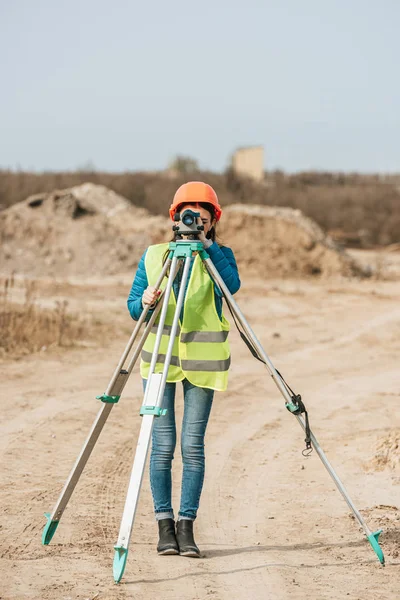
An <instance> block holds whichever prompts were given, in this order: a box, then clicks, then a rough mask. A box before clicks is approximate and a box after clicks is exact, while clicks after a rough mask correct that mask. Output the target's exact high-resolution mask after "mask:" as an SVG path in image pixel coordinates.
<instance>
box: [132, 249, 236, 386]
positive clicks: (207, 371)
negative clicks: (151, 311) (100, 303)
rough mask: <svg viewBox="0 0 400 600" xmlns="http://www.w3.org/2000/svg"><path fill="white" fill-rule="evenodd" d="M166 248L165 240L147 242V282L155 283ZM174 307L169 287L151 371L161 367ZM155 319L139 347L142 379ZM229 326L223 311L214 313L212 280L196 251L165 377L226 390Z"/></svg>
mask: <svg viewBox="0 0 400 600" xmlns="http://www.w3.org/2000/svg"><path fill="white" fill-rule="evenodd" d="M167 250H168V243H167V244H156V245H154V246H149V248H148V250H147V252H146V257H145V267H146V274H147V280H148V282H149V285H152V286H154V285H155V283H156V281H157V279H158V277H159V275H160V272H161V269H162V261H163V257H164V255H165V253H166V251H167ZM165 286H166V280H165V278H164V281H163V283H162V285H161V288H162V289H164V288H165ZM175 308H176V299H175V294H174V292H173V291H172V292H171V295H170V299H169V302H168V310H167V316H166V320H165V325H164V330H163V335H162V338H161V345H160V349H159V351H158V356H157V364H156V368H155V373H161V372H162V370H163V367H164V362H165V355H166V352H167V348H168V342H169V334H170V332H171V326H172V321H173V317H174V313H175ZM158 321H159V316H158V317H157V319H156V322H155V324H154V326H153V328H152V330H151V332H150V334H149V336H148V337H147V339H146V342H145V344H144V346H143V350H142V357H141V358H142V360H141V363H140V374H141V376H142V377H143V378H144V379H147V378H148V375H149V369H150V361H151V355H152V352H153V348H154V343H155V340H156V333H157V323H158ZM229 329H230V327H229V323H228V321H227V320H226V319H225V317H224V315H222V321H221V320H220V318H219V316H218V313H217V309H216V306H215V296H214V282H213V281H212V279H211V278H210V276H209V274H208V272H207V271H206V268H205V266H204V265H203V263H202V260H201V258H200V256H199V255H196V257H195V259H194V264H193V267H192V271H191V274H190V279H189V283H188V287H187V291H186V296H185V307H184V313H183V323H181V320H180V319H179V328H178V331H177V335H176V337H175V341H174V347H173V351H172V358H171V363H170V367H169V369H168V376H167V381H168V382H176V381H182V380H183V379H187V380H188V381H190V383H192V384H193V385H197V386H198V387H204V388H210V389H212V390H217V391H220V392H222V391H224V390H226V388H227V385H228V369H229V366H230V362H231V358H230V350H229V343H228V340H227V337H228V332H229Z"/></svg>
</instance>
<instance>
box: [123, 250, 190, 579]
mask: <svg viewBox="0 0 400 600" xmlns="http://www.w3.org/2000/svg"><path fill="white" fill-rule="evenodd" d="M174 261H176V258H174V259H173V260H172V265H171V272H173V273H174V272H175V264H176V263H175V262H174ZM189 268H190V258H186V259H185V265H184V269H183V273H182V280H181V284H180V289H179V294H178V298H177V301H176V308H175V314H174V318H173V321H172V326H171V332H170V339H169V343H168V348H167V352H166V356H165V363H164V368H163V372H162V373H154V370H155V367H156V363H157V354H158V350H159V346H160V343H161V336H162V331H163V328H164V323H165V317H166V312H167V306H168V299H169V296H170V294H171V292H172V283H173V277H171V278H170V281H169V282H168V285H167V289H166V291H165V299H164V304H163V310H162V313H161V316H160V321H159V323H158V330H157V335H156V341H155V345H154V349H153V354H152V358H151V363H150V371H149V378H148V381H147V386H146V391H145V396H144V403H143V406H142V409H141V414H142V415H143V422H142V425H141V428H140V434H139V439H138V443H137V447H136V452H135V458H134V462H133V468H132V473H131V477H130V481H129V487H128V493H127V497H126V501H125V507H124V512H123V515H122V521H121V526H120V530H119V535H118V541H117V543H116V545H115V546H114V549H115V554H114V563H113V575H114V580H115V581H116V583H118V582H120V581H121V578H122V575H123V573H124V570H125V566H126V561H127V557H128V547H129V541H130V537H131V533H132V528H133V523H134V520H135V514H136V507H137V503H138V500H139V494H140V488H141V485H142V480H143V473H144V469H145V465H146V459H147V454H148V450H149V446H150V439H151V433H152V430H153V421H154V417H155V416H158V417H159V416H162V415H163V414H165V412H164V411H163V409H162V401H163V396H164V390H165V384H166V381H167V377H168V369H169V365H170V362H171V356H172V350H173V345H174V339H175V335H176V331H177V328H178V323H179V316H180V312H181V308H182V304H183V300H184V295H185V290H186V282H187V279H188V276H189Z"/></svg>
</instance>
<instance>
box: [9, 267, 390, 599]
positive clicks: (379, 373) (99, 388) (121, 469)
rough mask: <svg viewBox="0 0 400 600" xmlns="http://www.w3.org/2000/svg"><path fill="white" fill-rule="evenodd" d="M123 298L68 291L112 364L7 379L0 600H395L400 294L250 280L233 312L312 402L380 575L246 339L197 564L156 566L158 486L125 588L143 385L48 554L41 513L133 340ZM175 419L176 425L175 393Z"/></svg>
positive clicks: (237, 344)
mask: <svg viewBox="0 0 400 600" xmlns="http://www.w3.org/2000/svg"><path fill="white" fill-rule="evenodd" d="M129 287H130V278H129V277H125V278H109V279H107V281H105V282H102V284H101V285H100V282H99V284H98V285H96V284H95V283H93V282H92V283H91V284H90V285H87V286H86V285H83V284H82V285H79V286H76V285H69V286H66V287H65V290H64V292H63V288H62V286H60V290H59V296H60V297H62V295H63V293H64V294H65V295H66V296H67V297H68V298H69V300H70V306H71V308H72V309H74V310H75V309H76V310H80V311H83V312H84V311H91V312H97V313H98V314H99V315H102V316H105V317H106V318H108V319H112V320H113V321H114V323H115V327H114V335H110V337H109V339H105V340H104V343H103V345H102V347H100V346H95V347H90V346H89V347H86V348H85V347H81V348H76V349H73V350H69V351H65V350H63V351H59V350H51V351H50V352H42V353H39V354H36V355H34V356H30V357H26V358H23V359H20V360H15V361H10V360H3V361H2V362H1V363H0V369H1V373H2V376H1V379H0V395H1V399H2V403H1V406H2V426H1V438H0V451H1V461H2V467H1V492H0V493H1V498H0V510H1V513H2V519H1V525H0V536H1V543H0V548H1V560H0V567H1V572H0V598H1V600H20V599H25V598H27V599H35V600H36V599H37V600H39V599H43V600H50V599H57V600H75V599H79V600H84V599H86V598H88V599H99V600H109V599H117V600H125V599H128V598H134V599H135V600H141V599H145V598H146V599H148V598H159V599H160V600H169V599H176V598H179V599H181V600H194V599H201V600H203V599H209V598H210V599H211V598H212V599H213V600H225V599H232V598H234V599H237V600H242V599H263V600H268V599H274V600H275V599H276V600H278V599H279V600H285V599H286V598H290V599H300V598H301V599H304V598H309V599H310V600H320V599H325V598H326V599H338V598H340V599H341V598H345V599H347V598H348V599H349V600H367V598H368V599H369V598H375V599H378V600H379V599H381V600H389V599H395V598H399V597H400V558H399V554H398V551H399V545H400V512H399V509H398V506H400V472H399V471H398V470H397V471H396V470H395V469H394V470H389V469H387V470H381V471H377V470H375V469H374V456H375V452H376V450H375V449H376V444H377V443H378V442H379V440H381V439H382V438H384V437H385V436H386V435H388V433H390V431H392V430H393V428H395V427H399V426H400V411H399V409H398V405H399V401H400V385H399V384H400V376H399V353H400V303H399V296H400V282H379V283H378V282H372V281H369V282H368V281H367V282H361V283H360V282H356V281H353V282H351V281H344V280H336V281H333V280H332V281H329V282H324V283H322V282H311V281H268V282H262V283H259V282H257V281H256V280H244V282H243V288H242V290H241V291H240V292H239V294H238V295H237V300H238V302H239V304H240V306H241V308H242V309H243V312H244V313H245V315H246V316H247V318H248V319H249V322H250V323H251V325H252V326H253V329H254V330H255V332H256V334H257V335H258V337H259V339H260V341H261V342H262V343H263V345H264V348H265V350H266V352H267V353H268V355H269V356H270V358H271V360H272V362H273V363H274V364H275V366H276V367H277V368H278V369H279V370H280V371H281V372H282V373H283V375H284V376H285V378H286V380H287V381H288V383H289V384H290V385H291V386H292V387H294V389H295V390H296V392H301V394H302V396H303V399H304V401H305V402H306V405H307V407H308V409H309V413H310V419H311V425H312V428H313V431H314V433H315V435H316V437H317V438H318V440H319V442H320V443H321V445H322V447H323V448H324V450H325V452H326V453H327V455H328V458H329V459H330V460H331V462H332V464H333V466H334V467H335V468H336V471H337V473H338V475H339V476H340V477H341V478H342V480H343V482H344V483H345V485H346V487H347V489H348V492H349V493H350V495H351V497H352V499H353V500H354V502H355V504H356V506H357V507H358V508H359V509H360V510H361V512H362V514H363V516H364V517H365V518H366V520H367V523H368V525H369V526H370V528H371V529H372V530H375V529H378V528H380V527H382V528H383V529H384V534H383V535H382V537H381V541H382V547H383V549H384V551H385V555H386V561H387V565H386V567H385V568H383V567H381V566H380V564H379V562H378V560H377V559H376V557H375V554H374V553H373V552H372V550H371V548H370V546H369V544H368V542H367V541H366V540H365V537H364V536H363V534H362V532H361V531H360V529H359V527H358V524H357V523H356V522H355V521H354V519H352V518H351V517H350V514H349V509H348V507H347V505H346V504H345V502H344V500H343V499H342V497H341V496H340V494H339V493H338V491H337V490H336V488H335V486H334V484H333V482H332V480H331V479H330V477H329V475H328V473H327V472H326V470H325V468H324V467H323V465H322V463H321V462H320V460H319V458H318V456H317V455H316V454H315V453H313V455H312V456H311V457H310V458H303V456H302V454H301V451H302V449H303V447H304V443H303V438H304V434H303V432H302V430H301V428H300V427H299V425H298V423H297V421H296V419H295V418H293V417H292V416H291V415H290V414H289V413H288V412H287V411H286V409H285V407H284V403H283V398H282V397H281V396H280V394H279V392H278V390H277V388H276V387H275V385H274V384H273V382H272V381H271V378H270V377H269V375H268V373H267V371H266V370H265V368H264V367H263V366H262V365H261V364H260V363H258V362H257V361H256V360H254V359H253V358H252V357H251V356H250V354H249V352H248V350H247V348H246V347H245V346H244V344H243V343H242V342H241V341H240V338H239V336H238V334H237V333H236V331H232V334H231V342H232V356H233V365H232V369H231V376H230V385H229V391H228V392H227V393H225V394H219V395H217V396H216V399H215V402H214V406H213V410H212V418H211V420H210V424H209V428H208V431H207V437H206V456H207V467H206V470H207V473H206V479H205V485H204V490H203V495H202V500H201V506H200V511H199V516H198V519H197V521H196V533H197V542H198V544H199V546H200V548H201V550H202V552H203V557H202V558H201V559H198V560H196V559H188V558H183V557H179V556H170V557H159V556H158V555H157V554H156V551H155V545H156V542H157V536H156V524H155V522H154V520H153V514H152V502H151V494H150V490H149V479H148V474H147V470H146V475H145V478H144V484H143V487H142V494H141V499H140V504H139V509H138V513H137V517H136V521H135V524H134V530H133V534H132V539H131V545H130V552H129V559H128V564H127V568H126V571H125V575H124V578H123V580H122V582H121V584H119V585H118V586H117V585H116V584H115V583H114V582H113V577H112V560H113V555H114V550H113V545H114V543H115V542H116V539H117V536H118V530H119V524H120V518H121V515H122V509H123V503H124V500H125V494H126V488H127V483H128V479H129V473H130V468H131V465H132V460H133V452H134V448H135V447H136V441H137V436H138V431H139V427H140V418H139V416H138V411H139V407H140V404H141V382H140V378H139V377H138V374H137V371H136V372H135V374H134V375H133V376H132V377H131V379H130V381H129V382H128V385H127V387H126V389H125V393H124V396H123V398H122V399H121V401H120V403H119V404H118V405H116V406H115V407H114V409H113V411H112V413H111V416H110V418H109V420H108V422H107V424H106V427H105V429H104V430H103V433H102V435H101V437H100V440H99V442H98V444H97V446H96V448H95V450H94V452H93V455H92V457H91V459H90V461H89V463H88V465H87V467H86V469H85V471H84V473H83V475H82V477H81V480H80V482H79V484H78V486H77V488H76V490H75V493H74V495H73V496H72V498H71V500H70V503H69V505H68V507H67V509H66V511H65V513H64V516H63V518H62V520H61V522H60V525H59V528H58V530H57V532H56V534H55V536H54V538H53V541H52V543H51V544H50V545H49V546H47V547H44V546H42V545H41V532H42V529H43V526H44V524H45V519H44V517H43V513H44V512H45V511H51V510H52V508H53V506H54V504H55V502H56V500H57V497H58V495H59V492H60V490H61V488H62V486H63V484H64V482H65V480H66V478H67V476H68V473H69V471H70V468H71V466H72V464H73V462H74V460H75V458H76V456H77V454H78V452H79V451H80V449H81V447H82V445H83V442H84V440H85V437H86V435H87V432H88V430H89V428H90V426H91V423H92V422H93V420H94V417H95V415H96V414H97V411H98V409H99V403H98V401H96V400H95V399H94V398H95V396H96V395H97V394H100V393H102V392H103V391H104V390H105V388H106V386H107V383H108V381H109V379H110V377H111V375H112V372H113V370H114V367H115V365H116V363H117V362H118V359H119V356H120V354H121V353H122V350H123V348H124V347H125V343H126V341H127V338H128V336H129V332H130V329H131V325H132V323H131V321H130V318H129V315H128V313H127V311H126V309H125V299H126V296H127V293H128V290H129ZM43 289H45V288H43ZM49 289H50V288H49ZM48 300H49V299H48ZM177 404H178V416H179V417H180V416H181V407H182V396H181V393H179V395H178V399H177ZM177 450H178V451H177V453H176V459H175V461H174V463H175V464H174V472H173V473H174V488H175V495H174V497H175V502H174V505H175V507H176V510H177V509H178V502H179V487H180V470H181V462H180V456H179V449H177Z"/></svg>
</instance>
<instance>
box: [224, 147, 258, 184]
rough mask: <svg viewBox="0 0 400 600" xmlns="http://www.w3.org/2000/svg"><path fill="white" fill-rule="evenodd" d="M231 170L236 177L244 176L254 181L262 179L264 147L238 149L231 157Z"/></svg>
mask: <svg viewBox="0 0 400 600" xmlns="http://www.w3.org/2000/svg"><path fill="white" fill-rule="evenodd" d="M231 165H232V169H233V172H234V173H235V174H236V175H244V176H245V177H250V178H251V179H254V180H255V181H261V180H262V179H264V147H263V146H247V147H244V148H238V149H237V150H236V151H235V152H234V153H233V155H232V162H231Z"/></svg>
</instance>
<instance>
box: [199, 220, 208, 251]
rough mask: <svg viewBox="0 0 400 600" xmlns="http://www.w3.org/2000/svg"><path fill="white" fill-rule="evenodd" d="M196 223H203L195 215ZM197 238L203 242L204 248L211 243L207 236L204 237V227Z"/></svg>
mask: <svg viewBox="0 0 400 600" xmlns="http://www.w3.org/2000/svg"><path fill="white" fill-rule="evenodd" d="M197 225H203V222H202V220H201V218H200V217H197ZM198 240H199V242H201V243H202V244H203V246H204V248H206V249H207V248H209V247H210V246H211V245H212V240H209V239H208V238H206V234H205V233H204V229H202V230H201V231H200V232H199V235H198Z"/></svg>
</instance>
